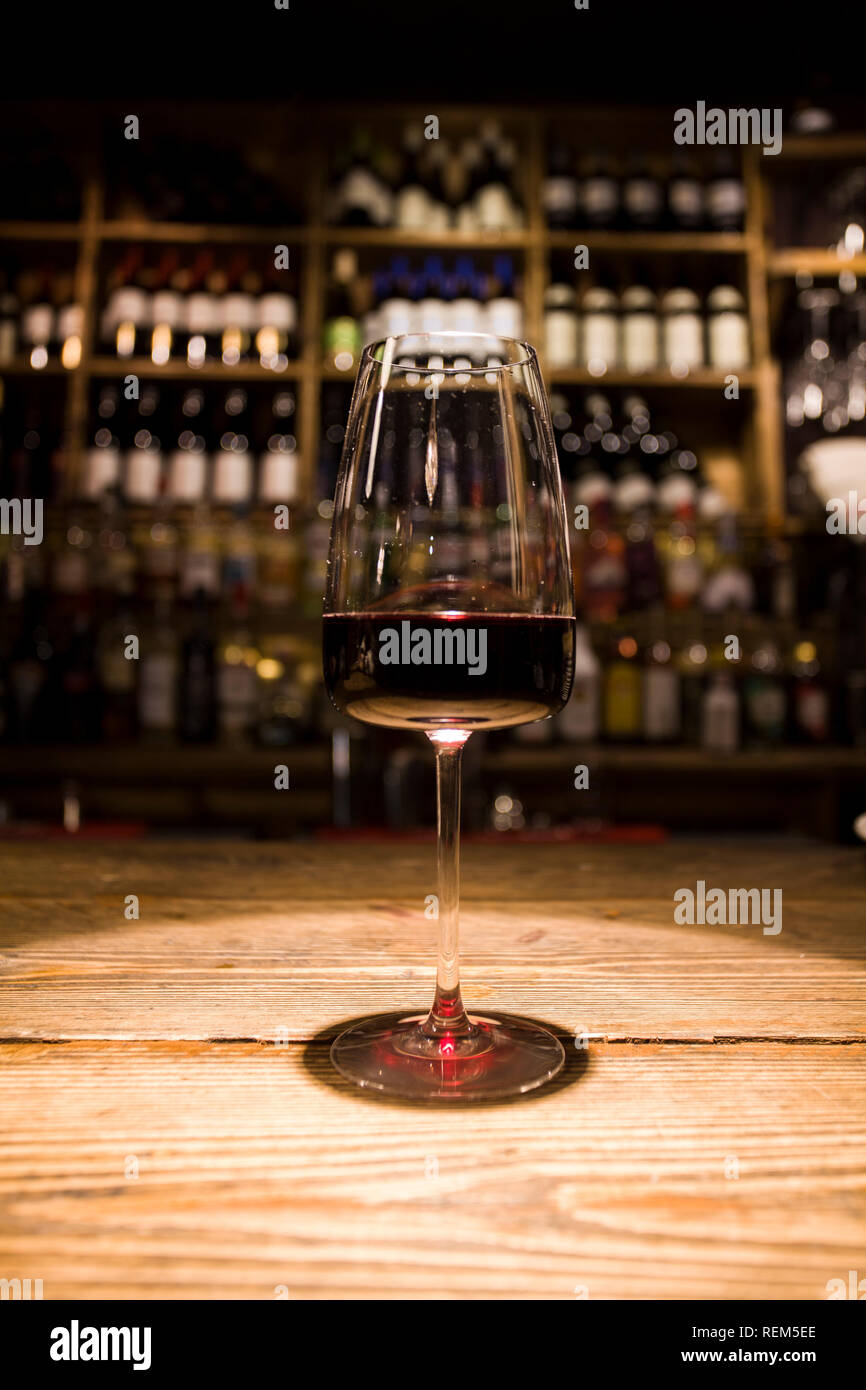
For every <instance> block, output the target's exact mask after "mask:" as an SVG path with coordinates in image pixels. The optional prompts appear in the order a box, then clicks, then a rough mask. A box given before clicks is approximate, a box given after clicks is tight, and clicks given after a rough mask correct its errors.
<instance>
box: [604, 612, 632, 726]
mask: <svg viewBox="0 0 866 1390" xmlns="http://www.w3.org/2000/svg"><path fill="white" fill-rule="evenodd" d="M637 655H638V645H637V642H636V641H635V639H634V638H633V637H632V636H630V635H629V634H627V633H625V632H623V630H622V629H621V628H617V629H615V630H614V632H613V633H612V635H611V638H610V646H609V656H608V661H607V664H606V666H605V668H604V704H603V711H604V712H603V722H604V733H605V737H606V738H609V739H613V740H632V739H638V738H640V736H641V714H642V712H641V669H640V666H639V665H638V662H637Z"/></svg>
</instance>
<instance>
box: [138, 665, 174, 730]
mask: <svg viewBox="0 0 866 1390" xmlns="http://www.w3.org/2000/svg"><path fill="white" fill-rule="evenodd" d="M176 677H177V663H176V661H175V659H174V657H173V655H172V654H171V653H170V652H151V654H150V655H149V656H146V657H143V658H142V661H141V674H140V684H139V691H138V696H139V699H138V705H139V715H140V717H141V722H142V724H143V725H144V727H145V728H146V729H160V730H169V729H172V728H173V727H174V693H175V680H176Z"/></svg>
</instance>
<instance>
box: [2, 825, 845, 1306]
mask: <svg viewBox="0 0 866 1390" xmlns="http://www.w3.org/2000/svg"><path fill="white" fill-rule="evenodd" d="M463 867H464V872H463V882H464V904H465V911H464V942H465V951H464V957H465V962H466V969H465V977H466V994H467V996H468V998H469V999H470V1001H472V1002H475V1003H476V1004H483V1005H485V1006H487V1007H492V1006H494V1005H496V1006H500V1007H503V1008H506V1009H510V1010H513V1011H515V1012H519V1011H523V1012H525V1013H527V1014H529V1015H531V1016H534V1017H536V1018H538V1019H540V1020H541V1021H544V1022H547V1023H548V1024H550V1025H551V1026H553V1027H555V1028H556V1029H558V1030H559V1031H560V1032H561V1034H562V1035H563V1036H564V1037H566V1036H568V1035H572V1036H568V1047H567V1049H566V1050H567V1053H568V1065H567V1069H566V1073H565V1075H564V1077H563V1079H562V1081H561V1082H559V1081H557V1082H555V1083H554V1084H553V1085H552V1086H551V1087H549V1088H547V1089H546V1090H544V1091H542V1092H540V1093H539V1094H538V1095H536V1096H534V1097H529V1098H526V1099H524V1100H523V1101H521V1102H519V1103H514V1104H502V1105H495V1106H491V1107H473V1108H468V1109H460V1110H459V1111H453V1110H447V1109H442V1108H441V1107H439V1108H436V1109H425V1108H423V1107H410V1106H403V1105H396V1104H387V1103H383V1102H382V1101H379V1100H376V1099H375V1098H371V1097H368V1096H364V1095H362V1094H361V1093H358V1092H356V1091H355V1090H354V1089H353V1088H352V1087H350V1086H349V1085H348V1084H347V1083H345V1082H343V1081H342V1080H341V1078H339V1077H338V1076H337V1075H336V1073H334V1072H333V1070H332V1069H331V1067H330V1063H329V1061H328V1049H327V1040H328V1038H329V1037H330V1036H332V1035H333V1033H334V1032H336V1031H337V1030H338V1028H340V1027H341V1026H343V1024H344V1023H345V1022H346V1020H347V1019H349V1018H351V1017H355V1016H358V1015H361V1014H366V1013H370V1012H374V1011H378V1010H380V1009H381V1010H390V1009H395V1008H403V1007H406V1008H409V1007H414V1006H416V1005H417V1006H418V1007H423V1006H425V1005H426V1004H427V1003H428V1002H429V997H430V991H431V987H432V950H433V931H434V927H435V924H434V923H432V922H429V921H427V920H425V918H424V915H423V905H424V897H425V895H426V894H427V893H429V892H433V891H435V882H434V875H433V847H432V844H430V845H429V846H428V845H426V844H412V845H406V844H395V843H389V844H385V843H371V844H365V845H352V846H350V845H336V844H333V845H328V846H315V845H296V844H285V845H276V844H274V843H268V844H238V843H234V842H211V843H207V844H203V843H200V842H199V843H194V842H193V843H173V842H172V843H158V842H146V841H145V842H124V843H116V844H114V845H106V844H99V843H97V842H90V843H85V842H73V841H69V842H66V841H64V842H60V843H52V844H50V845H44V844H42V845H40V844H36V843H24V844H16V845H15V846H10V845H8V844H7V845H4V846H2V847H0V957H2V959H0V1037H2V1038H4V1039H5V1040H6V1041H4V1042H3V1043H2V1044H0V1116H2V1126H0V1277H5V1278H14V1277H19V1278H27V1277H30V1278H41V1279H43V1280H44V1291H45V1296H46V1298H79V1297H84V1298H97V1297H106V1298H150V1297H154V1298H194V1297H213V1298H220V1297H227V1298H257V1299H258V1298H273V1297H274V1296H275V1290H276V1289H277V1287H278V1286H285V1287H286V1288H287V1289H288V1290H289V1293H290V1295H291V1296H292V1297H295V1298H305V1297H308V1298H327V1297H334V1298H350V1297H371V1298H375V1297H380V1298H398V1299H402V1298H424V1297H433V1298H437V1299H448V1298H460V1299H462V1298H481V1297H492V1298H509V1299H511V1298H527V1297H528V1298H541V1299H560V1298H561V1299H568V1298H573V1297H575V1290H576V1289H579V1290H580V1289H585V1290H586V1292H587V1295H588V1296H589V1297H591V1298H726V1299H745V1298H757V1299H776V1298H782V1299H792V1298H806V1299H821V1298H824V1297H826V1286H827V1281H828V1280H830V1279H835V1278H843V1279H845V1278H847V1274H848V1271H849V1270H850V1269H857V1270H859V1271H860V1272H861V1274H862V1272H863V1270H864V1269H866V1203H864V1187H866V1162H864V1160H866V1105H864V1095H866V1087H864V1081H866V1041H864V1010H863V993H864V989H863V978H864V977H863V959H864V954H866V947H864V941H863V913H862V903H863V895H864V888H866V861H864V857H863V856H862V854H860V853H859V852H858V851H856V850H842V849H831V848H827V847H825V846H812V845H806V844H804V845H797V846H796V847H793V848H792V847H790V846H788V845H786V844H785V843H784V842H782V841H765V842H760V841H755V842H749V843H748V844H745V843H724V842H721V841H716V842H709V841H705V840H697V839H696V840H693V841H690V842H686V841H680V842H676V841H675V842H671V843H669V844H666V845H652V846H640V845H633V846H628V845H623V846H611V845H594V846H588V845H568V846H565V845H534V846H527V845H497V846H483V845H482V846H471V847H468V848H467V850H466V852H465V855H464V866H463ZM698 878H703V879H704V880H705V881H706V882H707V883H708V884H709V885H710V886H719V887H724V888H729V887H752V886H759V887H770V888H774V887H778V888H782V890H783V899H784V913H783V930H782V932H781V934H780V935H779V936H775V937H768V936H764V935H763V934H762V933H761V931H760V928H758V927H742V928H735V927H717V928H712V927H679V926H676V925H675V924H674V922H673V893H674V891H675V890H676V889H677V888H679V887H686V886H687V887H694V885H695V883H696V881H697V879H698ZM128 893H138V894H139V895H140V898H141V916H140V919H139V920H138V921H126V920H125V919H124V916H123V901H124V897H125V895H126V894H128ZM584 1033H585V1034H586V1035H587V1036H588V1038H589V1040H590V1041H589V1046H588V1047H579V1046H576V1045H575V1041H574V1036H573V1035H575V1034H577V1035H581V1034H584ZM256 1040H261V1041H256ZM275 1043H276V1045H274V1044H275ZM130 1155H132V1156H134V1157H135V1158H136V1160H137V1162H138V1164H139V1176H138V1177H137V1178H134V1179H129V1178H127V1177H125V1176H124V1173H125V1166H124V1165H125V1163H126V1160H127V1159H128V1157H129V1156H130ZM726 1171H727V1173H728V1174H732V1173H733V1172H734V1171H736V1172H738V1174H739V1176H732V1175H731V1176H726Z"/></svg>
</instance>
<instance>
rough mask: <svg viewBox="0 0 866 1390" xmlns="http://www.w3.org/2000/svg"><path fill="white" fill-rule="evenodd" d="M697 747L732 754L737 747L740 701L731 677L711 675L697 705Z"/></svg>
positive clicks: (721, 674)
mask: <svg viewBox="0 0 866 1390" xmlns="http://www.w3.org/2000/svg"><path fill="white" fill-rule="evenodd" d="M701 746H702V747H703V748H705V749H706V750H707V751H708V752H710V753H735V752H736V751H737V749H738V748H739V746H740V701H739V696H738V694H737V688H736V686H735V685H734V682H733V680H732V678H731V677H730V676H729V675H726V674H724V673H722V672H720V673H718V674H716V675H713V676H712V677H711V678H710V683H709V685H708V686H707V689H706V691H705V692H704V696H703V701H702V706H701Z"/></svg>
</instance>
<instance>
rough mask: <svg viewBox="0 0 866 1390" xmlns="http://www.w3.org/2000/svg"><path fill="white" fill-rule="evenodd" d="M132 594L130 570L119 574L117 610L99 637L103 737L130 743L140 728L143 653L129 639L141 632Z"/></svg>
mask: <svg viewBox="0 0 866 1390" xmlns="http://www.w3.org/2000/svg"><path fill="white" fill-rule="evenodd" d="M133 595H134V581H133V575H132V573H131V572H130V571H129V570H127V571H126V572H125V573H123V574H122V575H119V576H118V580H117V588H116V591H115V597H116V602H117V608H116V611H115V612H114V613H113V614H112V616H111V617H109V618H108V619H107V621H106V622H104V623H103V624H102V626H101V628H100V631H99V637H98V640H97V649H96V661H97V669H98V672H99V687H100V693H101V704H102V709H101V725H102V736H103V738H104V739H106V740H107V742H109V743H114V744H117V743H129V742H131V741H132V739H133V738H134V737H135V734H136V731H137V727H138V718H137V704H138V700H137V683H138V667H139V661H140V659H141V652H140V650H139V654H138V659H136V658H135V657H134V656H133V655H132V654H131V651H130V648H129V646H128V638H130V637H135V636H138V635H139V630H138V623H137V621H136V619H135V615H134V613H133ZM128 652H130V654H129V655H128V654H127V653H128Z"/></svg>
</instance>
